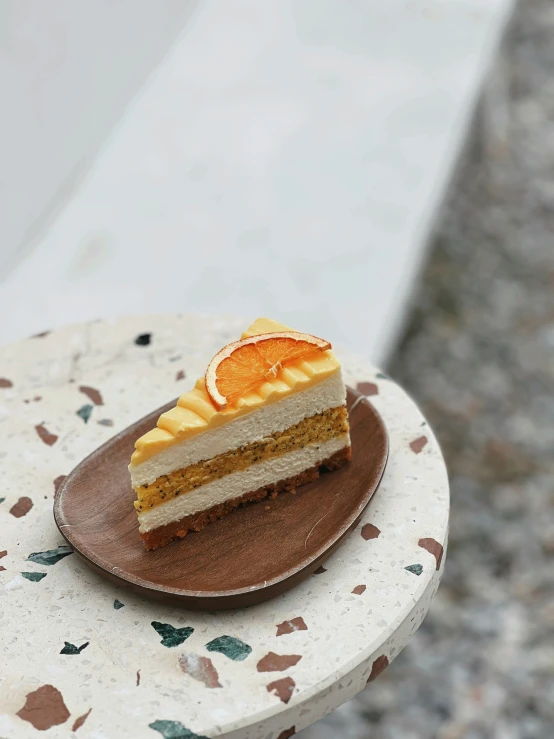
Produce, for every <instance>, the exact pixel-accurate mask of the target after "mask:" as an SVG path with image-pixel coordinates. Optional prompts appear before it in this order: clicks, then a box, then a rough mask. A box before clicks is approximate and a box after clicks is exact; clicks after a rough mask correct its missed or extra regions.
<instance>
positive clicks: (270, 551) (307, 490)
mask: <svg viewBox="0 0 554 739" xmlns="http://www.w3.org/2000/svg"><path fill="white" fill-rule="evenodd" d="M174 405H175V402H173V403H169V404H168V405H166V406H164V407H163V408H160V409H159V410H157V411H154V412H153V413H150V414H149V415H148V416H146V417H145V418H143V419H142V420H141V421H138V422H137V423H135V424H133V425H132V426H129V428H127V429H125V431H122V432H121V433H120V434H118V435H117V436H114V438H113V439H111V440H110V441H108V442H107V443H106V444H104V445H103V446H101V447H100V448H99V449H97V450H96V451H95V452H93V453H92V454H91V455H90V456H89V457H87V458H86V459H85V460H83V461H82V462H81V463H80V464H79V465H78V466H77V467H76V468H75V469H74V470H73V472H71V474H70V475H68V477H67V478H66V479H65V480H64V482H63V483H62V485H61V486H60V489H59V491H58V495H57V496H56V500H55V502H54V517H55V519H56V523H57V525H58V528H59V529H60V531H61V533H62V535H63V536H64V537H65V539H66V540H67V541H68V543H69V544H70V545H71V546H72V547H73V549H74V550H75V552H76V553H77V554H79V555H80V556H81V557H82V558H83V559H84V560H85V562H86V563H87V564H88V565H89V566H90V567H92V568H93V569H94V570H96V571H97V572H99V573H100V574H101V575H103V576H104V577H107V578H108V579H109V580H111V581H112V582H114V583H116V584H117V585H119V586H120V587H126V588H130V589H131V590H134V591H135V592H137V593H140V594H141V595H144V596H147V597H150V598H155V599H156V600H161V601H165V602H172V603H178V604H180V605H182V606H183V607H185V608H190V609H206V610H218V609H224V608H238V607H241V606H247V605H252V604H253V603H260V602H261V601H264V600H267V599H269V598H272V597H274V596H276V595H279V594H281V593H283V592H285V591H286V590H288V589H289V588H291V587H293V586H294V585H296V584H297V583H299V582H301V581H302V580H304V579H305V578H306V577H308V576H309V575H310V574H312V573H313V572H314V570H316V569H317V568H318V567H319V566H320V565H321V564H322V563H323V562H324V561H325V559H326V558H327V557H329V555H330V554H331V553H332V552H334V551H335V549H336V548H337V547H338V546H339V544H340V543H341V541H342V540H343V539H344V537H345V536H346V535H347V534H348V532H349V531H351V530H352V529H353V528H354V526H356V524H357V523H358V521H359V520H360V518H361V516H362V514H363V512H364V510H365V509H366V507H367V505H368V504H369V502H370V500H371V498H372V497H373V495H374V493H375V491H376V490H377V487H378V485H379V482H380V480H381V477H382V475H383V471H384V469H385V465H386V462H387V455H388V439H387V432H386V430H385V426H384V424H383V421H382V419H381V417H380V416H379V414H378V413H377V411H376V410H375V409H374V408H373V406H372V405H371V403H370V402H369V401H368V400H367V399H366V398H364V397H363V396H360V395H359V394H358V393H355V392H354V391H353V390H350V389H349V390H348V407H349V413H350V426H351V437H352V461H351V462H350V463H348V464H347V465H345V466H344V467H342V468H341V469H339V470H336V471H334V472H329V473H324V474H322V475H321V477H320V478H319V480H317V481H316V482H313V483H309V484H308V485H304V486H302V487H300V488H298V491H297V493H296V494H295V495H291V494H290V493H281V494H280V495H278V496H277V498H275V499H274V500H272V501H265V502H264V501H262V502H261V503H256V504H253V505H250V506H247V507H245V508H240V509H237V510H236V511H234V512H233V513H232V514H230V515H229V516H227V517H226V518H224V519H222V520H221V521H218V522H217V523H214V524H211V525H210V526H207V527H206V528H205V529H203V530H202V531H200V532H198V533H191V534H188V535H187V536H186V537H185V538H184V539H181V540H179V541H177V542H173V543H172V544H168V545H167V546H166V547H163V548H162V549H158V550H156V551H153V552H148V551H146V549H145V547H144V543H143V542H142V539H141V538H140V537H139V534H138V524H137V517H136V514H135V509H134V507H133V501H134V499H135V493H134V491H133V489H132V488H131V485H130V479H129V472H128V469H127V465H128V464H129V459H130V457H131V454H132V452H133V447H134V442H135V440H136V439H137V438H138V437H139V436H141V435H142V434H143V433H145V432H146V431H147V430H148V429H150V428H152V427H154V426H155V425H156V421H157V420H158V416H159V415H160V414H161V413H163V412H164V411H166V410H168V409H169V408H172V407H173V406H174ZM267 506H269V510H267Z"/></svg>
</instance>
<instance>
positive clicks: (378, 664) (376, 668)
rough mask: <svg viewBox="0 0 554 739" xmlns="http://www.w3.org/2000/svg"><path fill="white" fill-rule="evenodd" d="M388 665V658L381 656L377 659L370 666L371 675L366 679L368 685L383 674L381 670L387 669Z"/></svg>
mask: <svg viewBox="0 0 554 739" xmlns="http://www.w3.org/2000/svg"><path fill="white" fill-rule="evenodd" d="M388 665H389V658H388V657H387V656H386V655H385V654H382V655H381V656H380V657H377V659H376V660H375V662H374V663H373V665H372V666H371V673H370V675H369V677H368V678H367V681H368V683H370V682H371V681H372V680H375V678H376V677H379V675H380V674H381V673H382V672H383V670H384V669H385V668H386V667H388Z"/></svg>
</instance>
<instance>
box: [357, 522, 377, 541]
mask: <svg viewBox="0 0 554 739" xmlns="http://www.w3.org/2000/svg"><path fill="white" fill-rule="evenodd" d="M360 533H361V535H362V539H365V540H366V541H370V539H378V538H379V535H380V534H381V529H378V528H377V526H374V525H373V524H372V523H366V524H364V525H363V526H362V530H361V531H360Z"/></svg>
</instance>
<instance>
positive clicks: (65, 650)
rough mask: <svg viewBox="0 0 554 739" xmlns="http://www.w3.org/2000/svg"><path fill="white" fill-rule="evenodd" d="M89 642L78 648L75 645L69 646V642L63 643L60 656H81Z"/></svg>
mask: <svg viewBox="0 0 554 739" xmlns="http://www.w3.org/2000/svg"><path fill="white" fill-rule="evenodd" d="M89 644H90V642H88V641H87V642H85V643H84V644H81V646H80V647H77V646H76V645H75V644H71V642H68V641H66V642H64V645H63V647H62V649H61V650H60V654H81V652H82V651H83V649H86V648H87V647H88V645H89Z"/></svg>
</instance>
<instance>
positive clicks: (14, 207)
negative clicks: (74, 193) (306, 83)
mask: <svg viewBox="0 0 554 739" xmlns="http://www.w3.org/2000/svg"><path fill="white" fill-rule="evenodd" d="M194 2H195V0H156V2H141V1H139V2H137V1H136V0H115V1H114V0H94V2H86V1H85V2H83V1H81V0H77V1H76V2H75V0H55V1H54V2H44V1H43V0H2V2H1V3H0V92H1V98H0V199H1V202H2V226H1V230H0V274H2V273H3V272H5V271H6V270H7V269H8V268H9V266H10V265H11V264H13V262H14V258H20V257H21V252H22V251H23V250H25V249H26V248H29V246H30V245H31V244H32V240H33V238H36V236H37V235H38V234H40V233H41V232H42V231H43V230H44V228H45V227H46V226H47V225H48V224H49V223H50V222H51V220H52V218H54V217H55V215H56V213H57V211H58V209H59V207H60V206H61V205H62V204H63V203H64V202H65V197H66V196H67V191H68V189H69V188H70V187H71V186H72V185H74V184H75V183H76V182H77V181H78V179H79V178H80V177H81V176H82V175H83V174H84V173H85V172H86V170H87V168H88V167H89V166H90V164H91V162H92V160H93V158H94V156H95V154H96V153H97V150H98V147H99V145H100V144H101V143H102V142H103V141H104V139H105V138H106V136H107V134H108V133H109V132H110V131H111V130H112V128H113V126H114V125H115V123H116V122H117V121H118V120H119V118H120V117H121V115H122V113H123V111H124V110H125V107H126V105H127V103H128V102H129V100H130V99H131V98H132V97H133V95H134V94H135V93H136V92H137V90H138V89H139V88H140V87H141V85H142V84H143V83H144V80H145V78H146V77H147V75H148V74H149V73H150V72H151V71H152V69H154V68H155V67H156V65H157V64H158V63H159V61H160V60H161V58H162V57H163V56H164V54H165V53H166V52H167V49H168V48H169V46H170V45H171V43H172V41H174V39H175V36H176V34H177V33H179V32H180V30H181V28H182V26H183V23H184V21H185V20H186V18H187V16H188V14H189V13H190V11H191V9H192V6H193V5H194Z"/></svg>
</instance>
